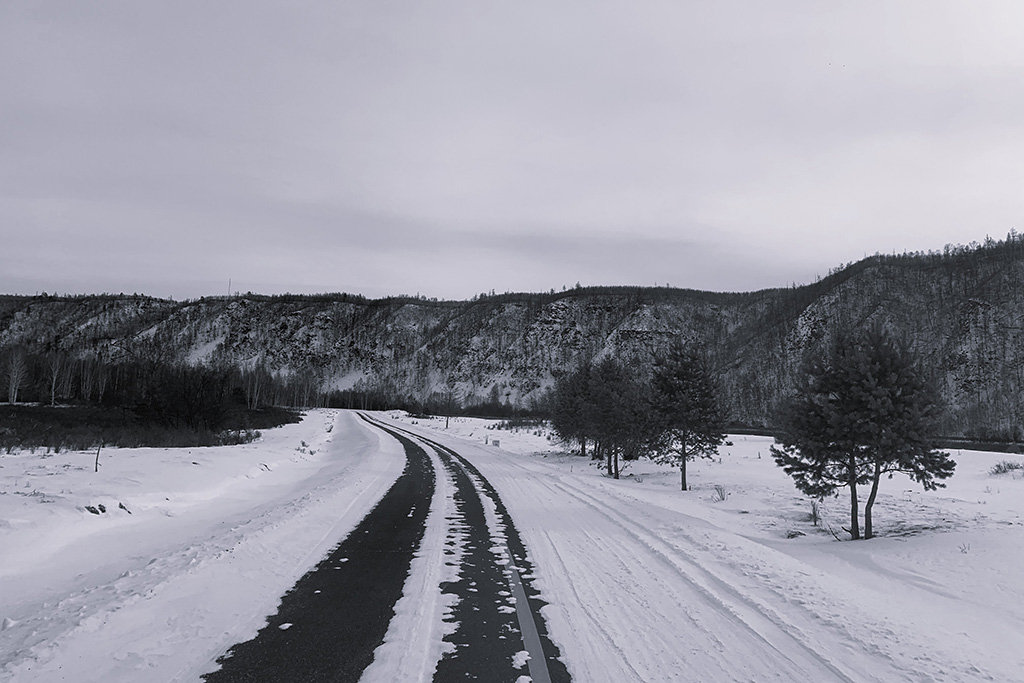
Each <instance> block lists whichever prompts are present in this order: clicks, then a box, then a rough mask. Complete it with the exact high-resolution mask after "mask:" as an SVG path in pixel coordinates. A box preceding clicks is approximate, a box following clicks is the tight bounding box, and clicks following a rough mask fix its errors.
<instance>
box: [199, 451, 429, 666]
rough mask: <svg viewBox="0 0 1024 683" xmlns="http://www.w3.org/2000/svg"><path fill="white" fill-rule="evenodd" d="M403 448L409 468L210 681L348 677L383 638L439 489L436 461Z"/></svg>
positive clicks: (222, 662) (368, 659)
mask: <svg viewBox="0 0 1024 683" xmlns="http://www.w3.org/2000/svg"><path fill="white" fill-rule="evenodd" d="M395 437H396V438H397V439H399V441H401V442H402V445H403V446H404V447H405V457H406V465H405V470H404V471H403V472H402V474H401V475H400V476H399V477H398V480H397V481H395V483H394V485H393V486H392V487H391V488H390V489H389V490H388V492H387V493H386V494H384V497H383V498H382V499H381V500H380V502H378V503H377V505H376V507H374V508H373V510H371V511H370V513H369V514H367V516H366V517H365V518H364V519H363V521H362V522H360V523H359V525H358V526H357V527H356V528H355V529H354V530H353V531H352V533H351V534H349V536H348V537H347V538H346V539H345V540H344V541H342V542H341V543H340V544H339V545H338V546H337V547H336V548H335V549H334V550H333V551H331V553H330V554H329V555H328V556H327V557H326V558H324V559H323V560H322V561H321V562H320V563H319V564H318V565H317V566H316V567H314V568H313V569H312V570H310V571H309V572H307V573H306V574H305V575H304V576H303V577H302V578H301V579H299V580H298V582H297V583H296V584H295V586H294V587H292V589H291V590H289V591H288V592H287V593H285V595H284V597H283V598H281V605H280V607H279V608H278V611H277V614H275V615H273V616H270V617H268V618H267V625H266V626H264V627H263V628H262V629H261V630H260V631H259V633H258V634H257V635H256V637H255V638H253V639H252V640H249V641H247V642H244V643H239V644H237V645H235V646H234V647H232V648H231V649H230V650H229V651H228V652H227V654H226V655H224V657H222V658H221V659H219V660H218V663H220V665H221V668H220V670H218V671H215V672H212V673H209V674H206V675H204V676H203V679H204V680H205V681H207V682H208V683H243V682H256V681H259V682H260V683H271V682H273V683H320V682H326V681H331V682H332V683H347V682H349V681H352V682H355V681H358V680H359V677H360V675H361V674H362V673H363V669H365V668H366V667H367V666H368V665H369V664H370V662H371V661H373V651H374V649H376V648H377V646H378V645H380V644H381V643H382V642H383V641H384V634H385V633H386V632H387V629H388V624H389V623H390V622H391V618H392V617H393V616H394V614H395V609H394V607H395V603H396V602H398V599H399V598H400V597H402V588H403V586H404V585H405V579H406V577H407V576H408V575H409V566H410V564H411V562H412V558H413V553H414V552H415V551H416V550H417V549H418V548H419V545H420V541H421V540H422V538H423V532H424V529H425V525H424V522H425V520H426V518H427V513H428V512H429V509H430V499H431V497H432V496H433V495H434V477H435V472H434V467H433V465H432V464H431V462H430V458H428V457H427V454H426V453H425V452H424V451H423V449H422V448H421V447H420V446H418V445H416V444H414V443H413V442H412V441H410V440H409V439H408V438H406V437H404V436H401V435H399V434H395Z"/></svg>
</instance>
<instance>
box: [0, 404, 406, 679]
mask: <svg viewBox="0 0 1024 683" xmlns="http://www.w3.org/2000/svg"><path fill="white" fill-rule="evenodd" d="M377 434H378V433H377V432H376V431H373V430H370V429H369V428H367V427H365V426H364V425H363V424H362V421H361V420H358V419H357V418H355V417H354V416H353V415H352V414H348V413H341V412H335V411H322V412H320V411H318V412H312V413H310V414H309V416H308V417H307V418H306V419H305V420H303V422H302V423H301V424H297V425H287V426H285V427H281V428H279V429H274V430H269V431H267V432H265V433H264V437H263V439H262V440H261V441H260V442H258V443H254V444H249V445H244V446H230V447H218V448H192V449H104V450H103V451H102V452H101V453H100V468H99V472H98V473H97V472H94V456H95V453H66V452H65V453H59V454H49V455H46V454H43V453H42V452H41V451H40V452H37V453H35V454H31V453H20V454H15V455H3V456H0V619H2V630H0V680H2V681H8V680H9V681H24V682H25V683H28V682H30V681H31V682H32V683H44V682H48V681H64V680H75V681H82V682H86V681H105V682H107V683H115V682H118V681H124V682H126V683H127V682H129V681H132V682H141V681H146V682H147V683H159V682H162V681H198V680H199V676H200V675H201V674H203V673H206V672H208V671H211V670H212V669H215V668H216V666H217V665H216V664H215V659H216V658H217V657H218V656H219V655H221V654H223V653H224V652H225V650H227V648H228V647H230V646H231V645H232V644H234V643H236V642H239V641H243V640H247V639H249V638H252V637H253V636H254V635H256V632H257V630H259V628H260V627H261V626H263V625H264V623H265V619H264V617H265V616H266V615H268V614H271V613H273V612H274V611H276V609H277V604H278V600H279V598H280V596H281V595H282V594H283V593H284V592H285V591H286V590H288V589H289V588H290V587H291V586H292V584H293V583H294V582H295V580H296V579H297V578H298V577H299V576H301V575H302V574H303V573H305V571H306V570H307V569H309V568H311V567H312V566H313V565H314V564H316V562H318V561H319V560H320V558H321V557H322V556H323V555H325V554H326V553H327V551H328V550H329V549H330V548H332V547H333V546H334V545H336V544H337V543H338V542H339V541H340V540H341V539H342V538H344V537H345V535H346V534H347V533H348V532H349V530H351V529H352V528H353V527H355V525H356V524H358V522H359V521H360V520H361V519H362V518H363V516H364V515H365V514H366V512H367V511H368V510H369V509H370V508H371V507H372V506H373V504H374V503H375V502H376V501H377V500H379V498H380V497H381V496H382V495H383V494H384V492H385V491H387V489H388V488H389V487H390V486H391V484H392V483H393V482H394V480H395V479H396V478H397V477H398V475H399V474H400V473H401V470H402V468H403V467H404V464H405V456H404V453H403V450H402V448H401V446H400V445H399V444H398V443H397V442H396V441H394V440H393V439H391V438H389V437H382V438H378V436H377ZM100 505H102V506H103V509H105V510H106V511H105V512H101V513H100V514H92V513H91V512H89V511H87V509H86V506H92V507H93V508H95V509H96V510H97V511H99V509H100V508H99V506H100ZM122 505H123V507H121V506H122Z"/></svg>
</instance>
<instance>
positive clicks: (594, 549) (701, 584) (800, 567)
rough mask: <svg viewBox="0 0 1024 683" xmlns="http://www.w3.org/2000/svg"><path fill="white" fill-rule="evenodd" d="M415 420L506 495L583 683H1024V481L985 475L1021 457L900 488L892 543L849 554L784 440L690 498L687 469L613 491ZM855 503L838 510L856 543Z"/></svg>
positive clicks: (699, 480) (838, 521)
mask: <svg viewBox="0 0 1024 683" xmlns="http://www.w3.org/2000/svg"><path fill="white" fill-rule="evenodd" d="M406 421H409V420H406ZM416 422H418V424H417V425H415V428H417V429H424V430H429V431H430V432H431V433H432V434H434V435H435V438H436V437H437V435H442V436H441V437H440V438H439V440H440V441H442V442H448V443H450V444H451V445H452V446H455V447H456V448H457V449H458V450H459V452H461V453H463V454H464V455H466V456H467V457H468V458H469V459H470V460H472V461H473V462H474V464H476V465H477V467H479V468H480V470H481V471H482V472H483V474H484V475H485V476H486V477H487V478H488V479H489V480H490V481H491V482H492V484H494V486H495V487H496V488H497V490H498V492H499V494H500V495H501V496H502V499H503V500H504V501H505V503H506V505H507V507H508V508H509V511H510V513H511V514H512V517H513V519H514V520H515V523H516V525H517V528H518V529H519V532H520V534H521V535H522V537H523V540H524V541H525V543H526V545H527V547H528V548H529V549H530V553H531V556H532V559H533V561H534V563H535V566H536V567H537V570H536V574H537V578H538V583H537V585H538V587H539V588H540V589H541V590H542V591H543V593H544V594H545V595H546V596H547V597H548V599H549V601H550V603H551V604H550V605H549V606H548V607H547V608H545V616H546V618H547V620H548V624H549V627H550V631H551V635H552V638H553V639H554V640H555V641H556V642H557V644H558V645H559V647H560V648H561V650H562V653H563V656H564V658H565V660H566V662H567V664H568V666H569V669H570V672H571V673H572V674H573V677H574V680H579V681H593V682H598V681H608V682H609V683H610V682H612V681H695V680H697V681H812V680H813V681H830V680H836V681H922V682H924V681H949V682H950V683H952V682H963V681H1024V585H1022V582H1021V580H1020V578H1019V576H1020V567H1021V566H1022V561H1024V526H1022V521H1024V520H1022V519H1021V514H1022V512H1024V478H1021V477H1015V476H1011V475H1002V476H992V475H990V474H989V473H988V472H989V470H990V469H991V467H992V465H994V464H995V463H996V462H999V461H1001V460H1007V459H1011V460H1012V459H1016V460H1024V459H1022V458H1020V457H1019V456H1007V455H1002V454H991V453H976V452H959V453H954V456H955V457H956V459H957V462H958V472H957V474H956V476H955V477H954V478H953V479H952V480H951V481H950V483H949V486H948V488H946V489H944V490H940V491H938V492H930V493H926V492H923V491H921V490H920V489H918V488H915V487H914V486H913V485H912V483H911V482H909V481H908V480H905V479H893V480H891V481H885V482H884V484H883V486H884V488H883V489H882V491H881V493H880V494H879V500H878V502H877V504H876V511H875V516H876V526H877V527H878V532H879V533H880V534H882V535H883V537H881V538H876V539H873V540H871V541H864V542H843V543H840V542H837V541H836V540H835V538H834V537H833V536H832V535H831V534H830V533H829V531H827V530H825V529H823V528H816V527H815V526H814V525H813V524H812V523H811V521H810V511H811V506H810V502H809V501H808V500H807V499H806V498H805V497H803V496H801V495H800V494H799V493H798V492H797V491H796V490H795V488H794V487H793V485H792V483H791V481H790V480H789V479H788V477H786V475H785V474H784V473H783V472H782V471H781V470H779V469H778V468H777V467H776V466H775V465H774V463H773V462H772V460H771V459H770V456H769V452H768V448H769V446H770V445H771V440H770V439H767V438H761V437H742V436H738V437H733V438H732V441H733V444H734V445H733V446H731V447H725V448H723V449H722V452H721V461H720V462H719V461H718V460H715V461H699V462H696V463H693V464H692V465H691V469H690V471H689V475H690V483H691V486H694V487H695V490H692V491H689V492H686V493H683V492H680V491H679V490H678V485H679V483H678V473H677V472H676V471H675V470H672V469H670V468H667V467H662V466H658V465H653V464H651V463H649V462H639V463H634V464H632V465H631V466H630V468H629V469H628V470H627V471H626V476H625V477H624V478H623V479H620V480H618V481H614V480H611V479H608V478H606V477H604V476H602V475H601V474H600V472H599V470H598V469H597V468H595V467H593V466H591V465H589V464H588V463H587V462H585V461H583V460H581V459H580V458H578V457H571V456H566V455H564V454H561V453H559V452H558V449H557V448H555V447H554V446H553V445H552V444H551V443H550V442H549V441H548V440H547V438H546V436H545V435H544V434H536V433H534V432H533V431H531V430H520V431H519V432H509V431H499V430H493V429H487V426H488V424H487V423H484V422H482V421H479V420H457V421H453V422H452V423H451V425H450V428H449V429H448V430H447V431H445V430H444V422H443V420H417V421H416ZM491 426H493V423H491ZM446 435H451V436H450V437H449V436H446ZM456 436H457V437H459V438H458V439H456V438H453V437H456ZM495 439H498V440H499V441H500V447H498V448H496V447H494V446H493V441H494V440H495ZM471 443H472V444H475V445H469V444H471ZM716 487H720V488H716ZM723 496H724V499H723ZM845 504H846V501H845V500H844V499H842V498H840V499H835V500H829V501H827V502H826V504H825V505H824V506H823V509H822V515H823V518H824V519H823V526H825V525H830V526H831V527H832V528H833V529H834V530H835V531H836V532H837V533H838V534H839V535H840V536H842V537H845V534H843V532H842V531H841V530H840V527H841V525H846V524H847V523H846V521H845V519H846V515H847V514H848V513H847V508H846V507H845ZM799 534H803V535H799ZM790 537H792V538H790Z"/></svg>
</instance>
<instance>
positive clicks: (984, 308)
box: [0, 234, 1024, 441]
mask: <svg viewBox="0 0 1024 683" xmlns="http://www.w3.org/2000/svg"><path fill="white" fill-rule="evenodd" d="M1022 269H1024V251H1022V243H1021V240H1020V239H1019V238H1018V237H1017V236H1016V235H1014V234H1011V235H1010V236H1009V238H1008V239H1007V240H1005V241H1001V242H995V241H991V240H990V241H988V242H986V244H984V245H972V247H969V248H968V247H959V248H947V249H946V250H945V251H944V252H942V253H928V254H907V255H900V256H874V257H870V258H868V259H865V260H863V261H860V262H858V263H855V264H850V265H848V266H846V267H844V268H841V269H838V270H836V271H834V272H833V273H831V274H829V276H828V277H826V278H824V279H822V280H820V281H818V282H815V283H813V284H809V285H805V286H801V287H792V288H787V289H775V290H764V291H759V292H753V293H742V294H722V293H711V292H698V291H692V290H679V289H666V288H632V287H607V288H577V289H572V290H568V291H564V292H557V293H556V292H550V293H546V294H504V295H498V296H480V297H477V298H475V299H473V300H471V301H461V302H456V301H436V300H428V299H424V298H412V297H399V298H390V299H381V300H367V299H365V298H363V297H360V296H357V295H350V294H332V295H318V296H291V295H285V296H260V295H253V294H247V295H237V296H232V297H210V298H203V299H199V300H194V301H183V302H176V301H170V300H161V299H153V298H148V297H143V296H135V295H133V296H124V295H101V296H74V297H55V296H47V295H43V296H35V297H24V296H0V349H2V352H3V353H5V354H7V355H10V354H11V353H13V352H14V350H15V349H21V350H22V353H26V354H27V355H28V356H30V357H33V358H36V359H42V358H43V357H45V355H46V354H48V353H49V354H57V355H59V356H60V357H63V358H67V359H71V360H74V361H75V362H76V363H77V366H76V367H78V368H95V367H104V366H110V365H115V364H117V363H119V362H123V361H125V360H129V359H136V360H137V359H160V360H166V361H187V362H190V363H214V364H221V363H227V364H233V365H237V366H240V367H244V368H248V369H250V370H253V369H254V368H262V369H265V370H266V372H268V373H275V372H276V373H281V374H284V375H287V376H288V377H290V378H291V379H292V380H293V381H294V382H295V383H296V385H297V386H298V385H301V386H304V387H305V389H304V390H303V394H304V395H303V396H301V397H300V396H297V395H295V396H290V397H288V396H277V397H275V398H276V399H277V400H285V401H291V402H300V403H301V402H306V403H310V402H312V401H315V400H316V397H317V396H319V395H322V394H323V393H324V392H326V391H330V390H334V389H356V390H363V391H366V390H372V391H375V392H378V393H380V394H383V395H389V396H395V397H397V396H401V397H405V398H409V399H411V400H413V401H426V400H428V399H429V398H430V397H431V395H436V394H437V393H439V392H454V393H457V394H458V395H459V396H460V397H461V399H462V401H463V403H476V402H484V401H487V400H492V401H493V400H500V401H502V402H505V403H509V404H514V405H518V406H527V405H529V404H530V403H531V402H532V401H535V400H538V399H539V398H540V397H541V396H542V394H543V392H544V390H545V389H546V388H547V387H548V386H550V385H551V383H552V381H553V379H554V378H555V377H557V376H558V374H559V373H561V372H563V371H564V370H566V369H567V368H571V367H572V366H573V365H575V364H577V363H579V362H581V361H582V360H584V359H588V358H593V357H600V356H602V355H605V354H615V355H617V356H619V357H622V358H625V359H627V360H631V361H633V362H637V363H645V362H646V361H647V360H648V359H649V358H650V357H651V356H652V355H653V354H655V353H657V352H658V351H659V350H660V349H662V348H664V347H665V345H666V344H667V343H668V341H669V340H670V339H673V338H676V337H683V338H685V339H688V340H692V341H694V342H696V343H698V344H701V345H704V346H705V347H706V348H707V349H708V350H709V352H710V353H711V355H712V357H713V359H714V361H715V363H716V364H717V366H718V367H719V368H720V369H721V372H722V380H723V388H724V390H725V393H726V399H727V402H728V405H729V406H730V409H731V412H732V416H733V419H734V421H735V422H736V423H737V424H741V425H747V426H754V427H757V426H770V423H771V415H772V411H773V408H774V406H775V404H776V402H777V401H778V399H779V398H780V396H782V395H783V394H784V393H785V392H786V391H788V390H789V388H790V387H791V386H792V381H793V377H794V373H795V372H796V370H797V368H798V367H799V365H800V362H801V359H802V358H803V357H804V355H805V354H806V353H808V352H815V351H816V350H818V349H819V348H820V347H821V346H822V345H823V344H826V343H827V342H828V340H829V339H830V336H831V335H832V334H833V332H834V330H835V329H836V328H837V326H839V325H843V324H861V323H865V322H868V321H873V320H880V321H882V322H883V323H884V324H886V325H887V326H889V327H891V328H893V329H896V330H899V331H901V332H903V333H905V334H906V335H907V336H908V337H909V339H910V340H911V343H912V345H913V346H914V348H915V349H916V350H917V351H918V352H919V353H920V354H921V355H922V356H923V358H924V359H925V361H926V364H927V367H928V369H929V371H930V372H932V373H933V375H934V377H935V379H936V381H937V382H939V383H940V385H941V386H942V388H943V393H944V395H945V397H946V400H947V402H948V410H947V416H946V419H945V421H944V429H943V431H944V432H945V435H946V436H962V437H969V438H985V439H997V440H1014V441H1016V440H1020V439H1021V429H1020V420H1019V416H1020V415H1021V397H1020V391H1019V389H1020V387H1021V378H1022V363H1024V348H1022V345H1021V336H1020V335H1021V330H1020V325H1021V320H1022V319H1024V301H1022V299H1021V297H1020V296H1019V289H1020V282H1021V279H1022ZM39 362H41V360H40V361H39ZM3 367H6V365H5V366H3ZM78 372H79V374H81V375H83V376H84V370H79V371H78ZM72 374H74V373H69V375H72ZM64 381H65V382H66V383H67V384H68V385H69V386H68V387H67V388H68V392H67V395H69V396H70V395H74V393H75V391H76V389H75V387H74V386H70V385H73V384H74V383H75V382H78V383H79V384H80V383H81V382H82V381H83V380H82V379H81V377H79V378H78V379H77V380H76V379H75V378H74V377H68V378H66V379H65V380H64ZM38 393H42V392H38ZM47 395H48V394H47Z"/></svg>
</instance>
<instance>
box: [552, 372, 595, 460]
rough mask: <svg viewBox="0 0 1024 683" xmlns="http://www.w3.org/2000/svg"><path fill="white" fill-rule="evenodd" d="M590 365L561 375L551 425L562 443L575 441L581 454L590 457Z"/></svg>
mask: <svg viewBox="0 0 1024 683" xmlns="http://www.w3.org/2000/svg"><path fill="white" fill-rule="evenodd" d="M591 370H592V366H591V364H590V363H583V364H581V365H580V366H579V367H577V368H576V369H575V370H573V371H572V372H570V373H568V374H565V375H562V376H561V377H559V378H558V382H557V383H556V384H555V393H554V398H553V400H552V409H551V425H552V427H553V428H554V430H555V432H556V433H557V434H558V436H559V437H560V438H561V439H562V440H563V441H569V442H572V441H576V442H578V443H579V445H580V454H581V455H583V456H584V457H586V455H587V440H588V439H589V438H590V436H591V432H592V429H590V417H591V406H590V404H589V400H590V373H591Z"/></svg>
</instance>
